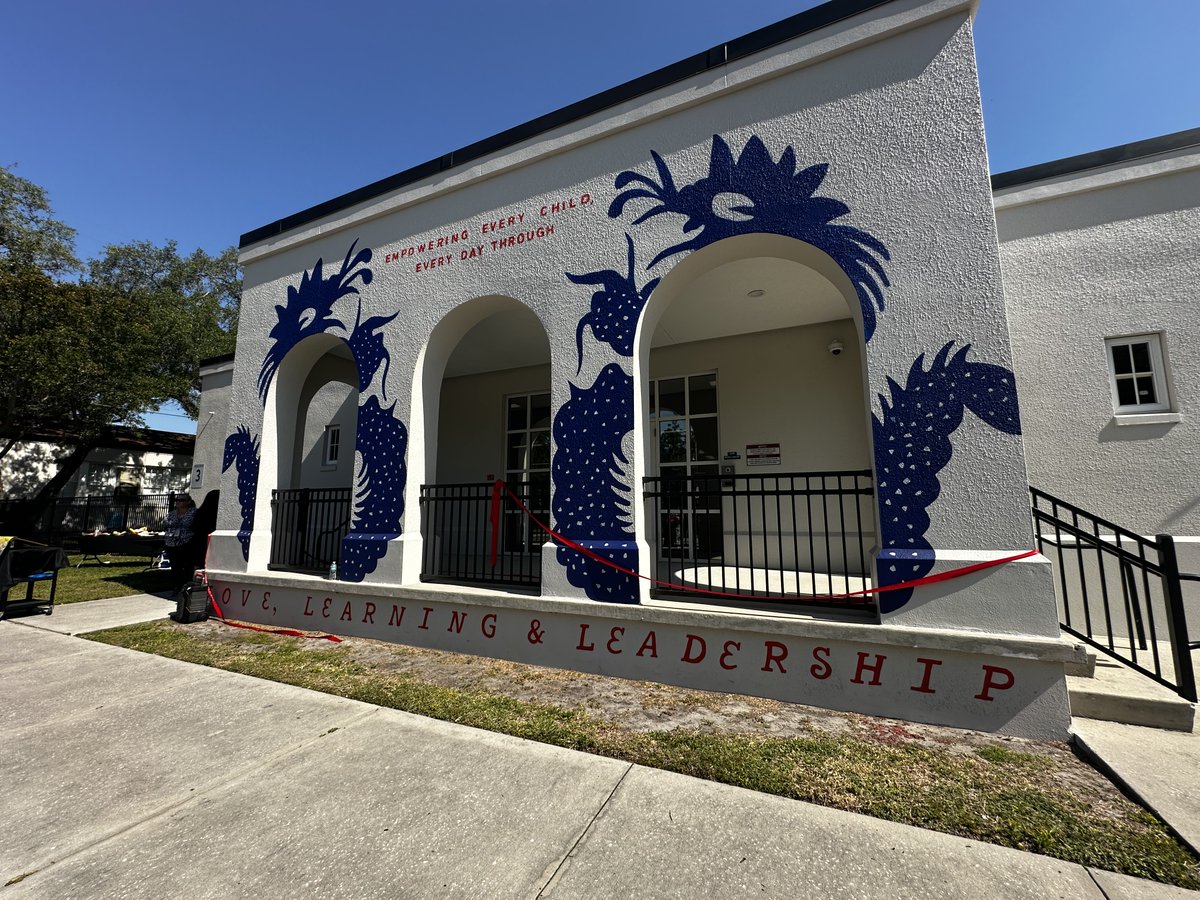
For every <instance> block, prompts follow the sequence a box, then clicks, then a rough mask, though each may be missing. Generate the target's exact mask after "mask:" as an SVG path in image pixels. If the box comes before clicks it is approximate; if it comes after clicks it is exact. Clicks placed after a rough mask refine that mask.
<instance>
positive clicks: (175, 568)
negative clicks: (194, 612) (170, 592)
mask: <svg viewBox="0 0 1200 900" xmlns="http://www.w3.org/2000/svg"><path fill="white" fill-rule="evenodd" d="M195 520H196V507H195V506H194V505H193V504H192V498H191V497H189V496H188V495H187V494H180V495H179V496H177V497H176V498H175V508H174V509H173V510H171V512H169V513H167V518H166V520H165V521H164V522H163V532H164V533H165V540H164V543H165V544H166V545H167V556H168V557H169V558H170V560H171V575H172V582H173V583H174V584H175V586H176V587H179V586H180V585H183V584H187V583H188V582H189V581H191V580H192V572H193V571H194V570H195V568H196V564H195V559H194V549H193V547H194V544H193V543H192V538H193V536H194V527H193V525H194V523H195Z"/></svg>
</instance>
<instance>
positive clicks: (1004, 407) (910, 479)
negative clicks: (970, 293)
mask: <svg viewBox="0 0 1200 900" xmlns="http://www.w3.org/2000/svg"><path fill="white" fill-rule="evenodd" d="M953 347H954V342H953V341H950V342H949V343H947V344H946V345H945V346H943V347H942V349H941V350H939V351H938V352H937V355H936V356H934V358H933V360H932V361H931V363H930V365H929V369H928V370H926V368H925V354H921V355H920V356H918V357H917V359H916V361H915V362H914V363H913V364H912V368H911V369H910V370H909V373H908V378H907V380H906V381H905V383H904V385H903V387H902V386H900V385H899V384H897V383H896V382H895V381H892V380H891V379H890V378H889V379H888V386H889V389H890V393H891V398H890V400H889V398H887V397H884V396H883V395H882V394H881V395H880V396H879V403H880V406H881V408H882V410H883V415H882V417H880V416H873V417H872V420H873V421H872V433H873V435H874V438H875V479H876V485H875V489H876V496H877V497H878V502H879V520H880V527H881V530H882V533H881V534H880V542H881V544H882V546H883V547H884V551H883V553H882V554H881V555H880V559H879V562H878V573H879V583H880V585H881V586H882V585H889V584H899V583H900V582H903V581H909V580H911V579H914V578H920V577H921V576H923V575H926V574H928V573H929V571H930V570H931V569H932V568H933V563H934V557H933V550H932V548H931V547H930V545H929V542H928V541H927V540H926V539H925V532H926V530H928V528H929V515H928V513H927V512H926V510H927V509H928V508H929V506H930V505H931V504H932V503H933V502H934V501H935V500H936V499H937V498H938V495H939V494H940V493H941V490H942V487H941V484H940V482H939V481H938V473H939V472H941V470H942V469H943V468H945V466H946V464H947V463H948V462H950V457H951V455H952V454H953V452H954V448H953V446H952V445H951V443H950V435H951V434H953V433H954V431H955V430H956V429H957V428H958V426H959V425H961V424H962V420H963V415H964V414H965V412H966V411H967V410H970V411H971V412H973V413H974V414H975V415H977V416H979V418H981V419H982V420H983V421H984V422H986V423H987V424H988V425H990V426H992V427H993V428H997V429H999V430H1000V431H1003V432H1004V433H1005V434H1020V433H1021V423H1020V417H1019V414H1018V411H1017V392H1016V379H1015V378H1014V377H1013V373H1012V372H1011V371H1009V370H1008V369H1006V368H1004V367H1003V366H996V365H992V364H991V363H982V362H968V361H967V354H968V353H969V352H970V350H971V345H970V344H966V345H964V346H963V347H962V348H961V349H960V350H958V351H957V352H956V353H955V354H954V355H953V356H951V355H950V352H951V350H952V349H953ZM911 596H912V590H911V589H906V590H900V591H889V592H887V593H883V594H880V595H879V602H880V610H881V611H882V612H885V613H886V612H894V611H895V610H897V609H899V608H900V607H901V606H903V605H904V604H905V603H907V602H908V600H909V598H910V597H911Z"/></svg>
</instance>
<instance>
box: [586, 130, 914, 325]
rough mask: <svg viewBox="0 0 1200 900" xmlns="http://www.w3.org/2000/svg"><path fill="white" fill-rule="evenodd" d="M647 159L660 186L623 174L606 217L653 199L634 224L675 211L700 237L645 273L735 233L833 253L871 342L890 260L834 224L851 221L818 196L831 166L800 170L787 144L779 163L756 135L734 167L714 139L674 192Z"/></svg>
mask: <svg viewBox="0 0 1200 900" xmlns="http://www.w3.org/2000/svg"><path fill="white" fill-rule="evenodd" d="M650 155H651V156H652V157H653V158H654V165H655V168H656V169H657V170H658V177H659V180H658V181H655V180H654V179H653V178H650V177H647V176H645V175H642V174H641V173H639V172H632V171H627V172H622V173H621V174H620V175H618V176H617V179H616V182H615V186H616V188H617V190H618V191H619V193H618V194H617V195H616V197H614V198H613V201H612V204H611V205H610V206H609V209H608V214H609V216H610V217H611V218H614V219H615V218H617V217H618V216H620V215H621V214H622V212H623V211H624V209H625V206H626V205H627V204H628V203H629V202H631V201H634V200H650V201H652V205H651V206H650V208H649V209H647V210H646V211H645V212H643V213H642V214H641V215H640V216H638V218H637V219H635V220H634V222H633V224H634V225H638V224H640V223H642V222H645V221H646V220H647V219H650V218H653V217H654V216H659V215H662V214H663V213H676V214H679V215H682V216H685V217H686V218H685V220H684V223H683V231H684V233H686V234H691V233H692V232H696V234H695V235H694V236H693V237H691V238H690V239H688V240H686V241H682V242H680V243H678V244H674V245H672V246H670V247H668V248H667V249H665V250H663V251H662V252H661V253H659V254H658V255H657V256H656V257H654V259H652V260H651V261H650V265H649V266H648V267H647V268H653V267H654V266H656V265H657V264H658V263H659V262H661V261H662V260H664V259H667V258H669V257H672V256H676V255H678V254H680V253H687V252H690V251H692V250H699V249H700V248H701V247H707V246H708V245H709V244H712V243H715V242H716V241H719V240H722V239H723V238H727V237H733V236H734V235H740V234H754V233H767V234H780V235H785V236H787V237H793V238H796V239H797V240H801V241H804V242H805V243H808V244H812V245H813V246H814V247H817V248H818V249H820V250H823V251H825V252H826V253H828V254H829V255H830V256H831V257H833V259H834V260H835V261H836V262H837V264H838V265H839V266H840V267H841V268H842V270H843V271H844V272H845V273H846V275H847V276H849V278H850V281H851V282H853V284H854V288H855V291H856V292H857V294H858V298H859V304H860V306H861V307H862V315H863V330H864V335H863V337H864V339H865V340H870V339H871V335H872V334H874V332H875V311H876V308H878V309H880V310H882V309H883V307H884V299H883V288H884V287H887V286H888V284H889V282H888V277H887V273H886V272H885V271H884V268H883V265H882V263H881V262H880V259H883V260H887V259H890V258H891V256H890V254H889V253H888V249H887V247H885V246H884V245H883V243H882V242H881V241H880V240H879V239H877V238H876V237H874V236H873V235H871V234H869V233H867V232H866V231H863V230H862V229H861V228H855V227H853V226H852V225H845V224H841V223H838V222H836V221H835V220H836V219H840V218H842V217H843V216H845V215H847V214H848V213H849V212H850V207H848V206H847V205H846V204H845V203H843V202H841V201H840V200H834V199H833V198H831V197H819V196H817V195H816V191H817V188H819V187H820V186H821V182H823V181H824V180H825V176H826V174H827V173H828V171H829V165H828V164H827V163H821V164H819V165H814V166H809V167H807V168H805V169H801V170H800V171H797V170H796V153H795V151H794V150H793V149H792V148H791V147H790V146H789V147H787V148H786V149H785V150H784V151H783V153H782V154H781V155H780V157H779V162H775V161H774V160H772V159H771V154H770V153H769V152H768V151H767V148H766V146H765V145H764V144H763V142H762V140H761V139H760V138H759V137H758V135H753V136H751V138H750V140H749V141H747V142H746V146H745V147H744V148H743V150H742V153H741V155H740V156H739V157H738V158H737V160H736V161H735V160H734V158H733V153H732V151H731V150H730V149H729V145H728V144H727V143H725V141H724V140H723V139H722V138H721V136H720V135H713V140H712V153H711V156H710V158H709V165H708V175H706V176H705V177H703V178H701V179H699V180H698V181H696V182H694V183H693V184H688V185H685V186H684V187H682V188H677V187H676V186H675V179H674V178H673V177H672V175H671V170H670V169H669V168H668V167H667V164H666V163H665V162H664V161H663V158H662V157H661V156H659V155H658V153H656V152H654V151H653V150H652V151H651V152H650ZM877 257H878V258H877Z"/></svg>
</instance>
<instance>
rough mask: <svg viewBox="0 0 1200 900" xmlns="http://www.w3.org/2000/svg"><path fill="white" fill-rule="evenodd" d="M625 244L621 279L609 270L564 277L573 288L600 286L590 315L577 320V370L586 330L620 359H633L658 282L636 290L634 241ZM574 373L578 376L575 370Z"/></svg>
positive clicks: (618, 274) (629, 239) (617, 273)
mask: <svg viewBox="0 0 1200 900" xmlns="http://www.w3.org/2000/svg"><path fill="white" fill-rule="evenodd" d="M625 242H626V243H627V244H628V245H629V253H628V257H627V260H626V265H627V268H628V272H627V274H625V275H622V274H621V273H620V272H615V271H613V270H612V269H605V270H603V271H601V272H589V273H587V274H586V275H572V274H571V273H570V272H568V273H567V278H568V279H570V281H571V282H572V283H574V284H598V285H600V290H598V291H596V293H594V294H592V309H591V312H589V313H588V314H587V315H585V316H584V317H583V318H581V319H580V320H579V327H578V328H577V329H575V345H576V348H577V349H578V351H579V365H580V367H582V365H583V333H584V331H585V330H586V329H588V328H591V329H592V335H593V336H594V337H595V338H596V340H598V341H600V342H601V343H603V344H608V345H609V346H610V347H612V348H613V350H615V351H616V352H617V353H619V354H620V355H621V356H633V338H634V335H635V334H636V333H637V324H638V319H640V318H641V316H642V308H643V307H644V306H645V305H646V301H647V300H649V299H650V294H651V293H653V291H654V289H655V288H656V287H658V282H659V281H660V280H661V279H658V278H655V279H653V280H652V281H648V282H646V285H645V287H642V288H640V289H639V288H638V286H637V282H636V281H635V280H634V277H633V268H634V251H633V238H631V237H630V236H629V235H628V234H626V235H625ZM576 371H577V372H578V368H577V369H576Z"/></svg>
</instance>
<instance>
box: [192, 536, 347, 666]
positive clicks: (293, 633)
mask: <svg viewBox="0 0 1200 900" xmlns="http://www.w3.org/2000/svg"><path fill="white" fill-rule="evenodd" d="M208 547H209V548H211V547H212V535H209V536H208ZM207 556H208V551H207V549H206V550H205V557H207ZM200 575H201V577H202V578H203V579H204V590H205V592H207V594H208V601H209V602H210V603H211V604H212V607H213V612H214V613H216V615H217V621H218V622H221V623H222V624H223V625H228V626H229V627H230V628H244V629H246V630H247V631H259V632H262V633H263V634H282V635H284V636H286V637H302V638H312V639H313V640H314V641H332V642H333V643H335V644H340V643H341V642H342V639H341V638H340V637H337V636H336V635H332V634H306V633H305V632H303V631H297V630H296V629H294V628H260V627H259V626H257V625H249V624H247V623H245V622H231V621H229V619H226V618H225V613H224V612H222V611H221V604H220V603H218V602H217V598H216V597H215V596H213V592H212V586H211V585H210V584H209V583H208V570H207V569H204V570H202V571H201V572H200Z"/></svg>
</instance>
